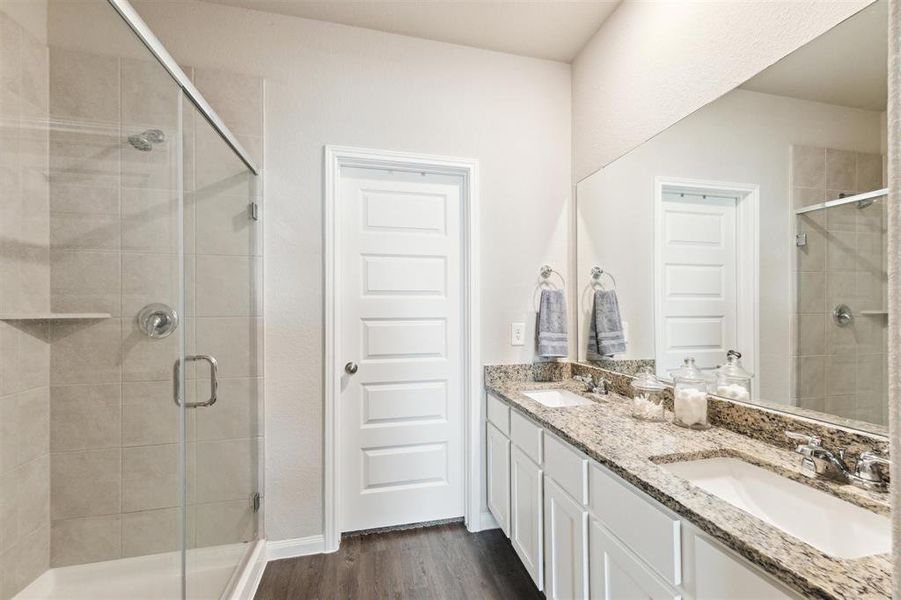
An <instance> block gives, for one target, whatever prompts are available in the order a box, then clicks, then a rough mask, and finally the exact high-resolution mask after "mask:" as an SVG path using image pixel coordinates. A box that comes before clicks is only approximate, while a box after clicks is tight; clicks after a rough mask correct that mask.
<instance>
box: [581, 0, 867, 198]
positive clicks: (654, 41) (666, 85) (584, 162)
mask: <svg viewBox="0 0 901 600" xmlns="http://www.w3.org/2000/svg"><path fill="white" fill-rule="evenodd" d="M869 3H870V0H849V1H831V0H830V1H825V2H809V1H808V2H732V3H728V4H727V3H723V2H683V1H669V0H667V1H657V2H634V1H630V0H626V2H624V3H623V4H622V5H621V6H620V7H619V8H618V9H617V10H616V12H614V13H613V15H611V16H610V18H609V19H607V21H605V22H604V24H603V25H602V26H601V28H600V30H598V32H597V33H596V34H595V35H594V37H593V38H592V39H591V41H590V42H589V43H588V44H587V45H586V46H585V48H584V49H583V50H582V52H581V53H580V54H579V55H578V56H577V57H576V60H575V61H574V62H573V108H572V112H573V173H574V177H575V180H576V181H579V180H581V179H583V178H585V177H587V176H588V175H590V174H591V173H593V172H594V171H596V170H597V169H599V168H601V167H603V166H604V165H605V164H607V163H609V162H610V161H612V160H614V159H615V158H617V157H618V156H621V155H622V154H623V153H625V152H627V151H628V150H630V149H631V148H634V147H635V146H637V145H638V144H640V143H641V142H643V141H645V140H648V139H650V138H651V137H653V136H654V135H656V134H657V133H659V132H660V131H662V130H663V129H665V128H666V127H669V126H670V125H672V124H673V123H675V122H676V121H678V120H679V119H681V118H683V117H685V116H686V115H688V114H690V113H691V112H693V111H695V110H697V109H698V108H700V107H702V106H704V105H705V104H707V103H708V102H710V101H712V100H714V99H715V98H717V97H719V96H721V95H722V94H724V93H726V92H728V91H729V90H731V89H733V88H734V87H736V86H737V85H739V84H741V83H742V82H744V81H745V80H747V79H749V78H750V77H751V76H753V75H756V74H757V73H758V72H760V71H762V70H763V69H764V68H766V67H768V66H769V65H771V64H773V63H774V62H776V61H777V60H779V59H780V58H782V57H784V56H785V55H787V54H789V53H790V52H792V51H793V50H795V49H796V48H798V47H800V46H802V45H804V44H805V43H807V42H808V41H810V40H812V39H813V38H815V37H816V36H818V35H820V34H821V33H823V32H824V31H826V30H827V29H829V28H830V27H832V26H834V25H836V24H837V23H839V22H840V21H842V20H843V19H845V18H847V17H849V16H850V15H852V14H854V13H855V12H856V11H858V10H859V9H860V8H862V7H864V6H866V5H867V4H869Z"/></svg>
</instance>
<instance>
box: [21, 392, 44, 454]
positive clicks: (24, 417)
mask: <svg viewBox="0 0 901 600" xmlns="http://www.w3.org/2000/svg"><path fill="white" fill-rule="evenodd" d="M16 424H17V426H18V429H19V444H18V446H19V465H23V464H25V463H27V462H29V461H32V460H34V459H36V458H39V457H41V456H43V455H45V454H47V453H48V452H49V451H50V390H49V388H46V387H42V388H36V389H33V390H29V391H27V392H22V393H20V394H18V395H17V396H16Z"/></svg>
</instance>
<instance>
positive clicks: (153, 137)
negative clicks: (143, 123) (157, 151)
mask: <svg viewBox="0 0 901 600" xmlns="http://www.w3.org/2000/svg"><path fill="white" fill-rule="evenodd" d="M165 141H166V134H165V133H164V132H163V131H162V130H161V129H147V130H146V131H142V132H141V133H135V134H133V135H130V136H128V143H129V144H131V145H132V146H134V147H135V148H137V149H138V150H140V151H141V152H150V151H151V150H153V145H154V144H161V143H163V142H165Z"/></svg>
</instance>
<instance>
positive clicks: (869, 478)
mask: <svg viewBox="0 0 901 600" xmlns="http://www.w3.org/2000/svg"><path fill="white" fill-rule="evenodd" d="M890 464H892V461H890V460H889V459H887V458H886V457H884V456H882V455H881V454H878V453H876V452H873V451H872V450H867V451H866V452H861V453H860V457H859V458H858V459H857V466H856V467H855V468H854V474H855V475H857V477H859V478H860V479H862V480H864V481H866V482H873V483H882V484H884V483H885V482H886V481H888V480H887V478H886V477H885V476H884V474H883V473H880V472H879V469H877V468H876V466H877V465H890Z"/></svg>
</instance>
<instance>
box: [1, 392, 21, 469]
mask: <svg viewBox="0 0 901 600" xmlns="http://www.w3.org/2000/svg"><path fill="white" fill-rule="evenodd" d="M18 404H19V403H18V401H17V399H16V396H15V394H10V395H9V396H0V475H4V474H6V473H11V472H12V471H14V470H15V469H16V468H17V467H18V466H19V424H18V417H17V413H16V411H17V408H18Z"/></svg>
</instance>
